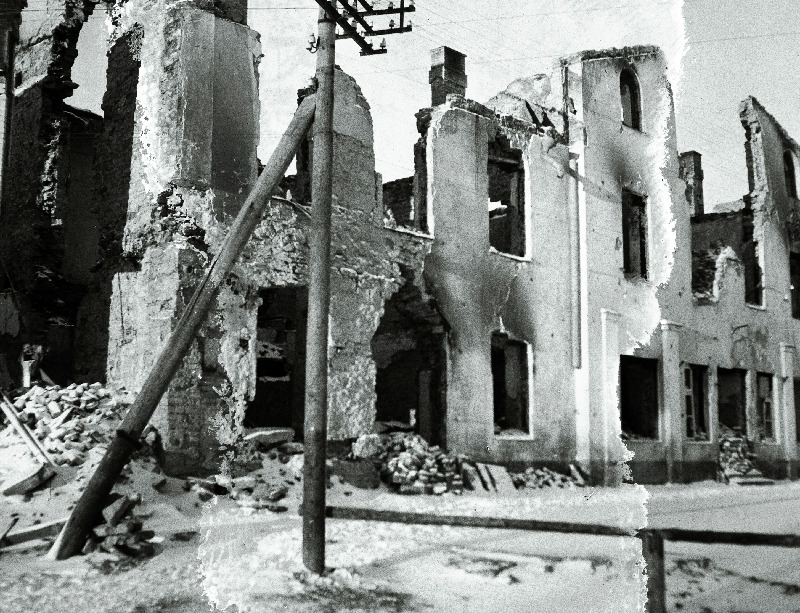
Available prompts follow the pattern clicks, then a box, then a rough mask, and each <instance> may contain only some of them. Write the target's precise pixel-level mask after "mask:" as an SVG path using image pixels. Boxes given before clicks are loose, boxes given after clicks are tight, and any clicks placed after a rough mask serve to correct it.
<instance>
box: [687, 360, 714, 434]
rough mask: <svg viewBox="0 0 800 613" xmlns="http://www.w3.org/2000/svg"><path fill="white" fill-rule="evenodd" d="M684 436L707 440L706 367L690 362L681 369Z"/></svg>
mask: <svg viewBox="0 0 800 613" xmlns="http://www.w3.org/2000/svg"><path fill="white" fill-rule="evenodd" d="M683 388H684V401H685V405H684V408H685V410H686V437H687V438H690V439H694V440H696V441H707V440H708V393H707V390H708V368H707V367H706V366H699V365H696V364H691V365H689V366H687V367H686V368H684V369H683Z"/></svg>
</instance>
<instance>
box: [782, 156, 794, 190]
mask: <svg viewBox="0 0 800 613" xmlns="http://www.w3.org/2000/svg"><path fill="white" fill-rule="evenodd" d="M783 178H784V180H785V181H786V193H787V194H788V196H789V197H790V198H797V179H796V176H795V169H794V154H792V152H791V151H789V150H788V149H787V150H786V151H784V152H783Z"/></svg>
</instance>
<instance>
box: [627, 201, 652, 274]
mask: <svg viewBox="0 0 800 613" xmlns="http://www.w3.org/2000/svg"><path fill="white" fill-rule="evenodd" d="M622 269H623V271H624V272H625V275H626V276H629V277H640V278H642V279H646V278H647V201H646V200H645V199H644V198H643V197H642V196H639V195H638V194H634V193H633V192H629V191H627V190H623V191H622Z"/></svg>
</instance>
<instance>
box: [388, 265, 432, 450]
mask: <svg viewBox="0 0 800 613" xmlns="http://www.w3.org/2000/svg"><path fill="white" fill-rule="evenodd" d="M401 273H402V276H403V280H404V283H403V285H402V287H401V288H400V289H399V290H398V291H397V292H396V293H395V294H394V295H392V297H391V298H389V300H387V301H386V304H385V308H384V313H383V317H381V321H380V324H379V325H378V329H377V330H376V331H375V335H374V336H373V338H372V357H373V359H374V360H375V367H376V374H375V393H376V402H375V411H376V421H378V422H382V423H383V424H384V425H386V426H388V427H389V428H397V429H407V430H414V431H415V432H417V433H419V434H420V435H421V436H422V437H423V438H425V440H427V441H428V442H429V443H431V444H434V445H444V444H445V439H446V432H445V400H444V399H445V378H444V368H443V365H444V363H445V356H444V351H445V343H444V340H445V331H444V325H443V323H444V320H443V319H442V317H441V315H440V314H439V312H438V311H437V310H436V308H435V306H434V305H433V303H432V301H431V300H430V299H429V298H428V297H427V296H426V295H424V294H423V292H422V290H421V289H420V288H419V287H418V286H417V285H416V284H415V282H414V272H413V271H411V270H410V269H406V268H404V267H402V266H401Z"/></svg>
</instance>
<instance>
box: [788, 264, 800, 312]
mask: <svg viewBox="0 0 800 613" xmlns="http://www.w3.org/2000/svg"><path fill="white" fill-rule="evenodd" d="M789 278H790V282H791V290H792V317H794V318H795V319H800V253H794V252H792V253H790V254H789Z"/></svg>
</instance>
